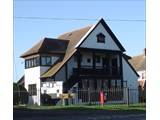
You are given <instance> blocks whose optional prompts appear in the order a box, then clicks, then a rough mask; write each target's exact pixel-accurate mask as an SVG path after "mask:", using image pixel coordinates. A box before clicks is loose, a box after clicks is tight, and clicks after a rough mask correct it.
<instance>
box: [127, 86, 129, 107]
mask: <svg viewBox="0 0 160 120" xmlns="http://www.w3.org/2000/svg"><path fill="white" fill-rule="evenodd" d="M127 105H128V106H129V88H127Z"/></svg>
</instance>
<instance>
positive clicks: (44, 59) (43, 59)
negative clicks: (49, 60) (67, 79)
mask: <svg viewBox="0 0 160 120" xmlns="http://www.w3.org/2000/svg"><path fill="white" fill-rule="evenodd" d="M41 63H42V65H46V58H45V57H41Z"/></svg>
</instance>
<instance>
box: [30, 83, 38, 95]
mask: <svg viewBox="0 0 160 120" xmlns="http://www.w3.org/2000/svg"><path fill="white" fill-rule="evenodd" d="M28 92H29V95H30V96H34V95H37V85H36V84H29V85H28Z"/></svg>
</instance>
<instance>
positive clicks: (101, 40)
mask: <svg viewBox="0 0 160 120" xmlns="http://www.w3.org/2000/svg"><path fill="white" fill-rule="evenodd" d="M97 43H105V35H104V34H103V33H99V34H98V35H97Z"/></svg>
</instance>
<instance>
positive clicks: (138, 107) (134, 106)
mask: <svg viewBox="0 0 160 120" xmlns="http://www.w3.org/2000/svg"><path fill="white" fill-rule="evenodd" d="M14 108H15V109H21V108H24V109H40V110H113V111H128V110H129V111H136V110H139V111H145V110H146V105H145V104H132V105H129V106H128V105H126V104H115V105H111V104H110V105H104V106H99V105H70V106H15V107H14Z"/></svg>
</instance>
